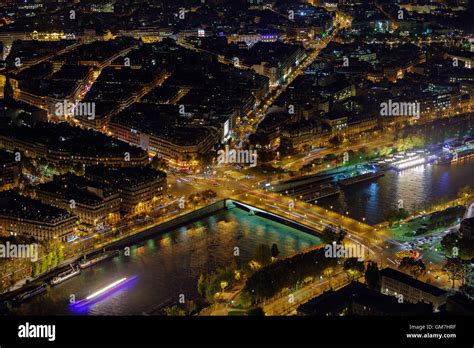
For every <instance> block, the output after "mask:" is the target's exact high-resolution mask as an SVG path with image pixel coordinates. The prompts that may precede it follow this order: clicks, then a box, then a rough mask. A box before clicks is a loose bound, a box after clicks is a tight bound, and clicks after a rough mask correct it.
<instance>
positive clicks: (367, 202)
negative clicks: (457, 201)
mask: <svg viewBox="0 0 474 348" xmlns="http://www.w3.org/2000/svg"><path fill="white" fill-rule="evenodd" d="M464 186H470V187H471V189H472V190H474V159H470V160H465V161H460V162H458V163H453V164H447V165H436V164H432V165H422V166H417V167H412V168H408V169H405V170H403V171H400V172H397V171H395V170H388V171H386V172H385V176H383V177H381V178H378V179H376V180H373V181H367V182H363V183H359V184H356V185H352V186H349V187H348V188H346V189H344V190H343V192H342V194H341V195H340V196H339V197H337V196H334V197H328V198H325V199H321V200H319V201H318V205H322V206H324V207H326V208H330V207H331V206H332V207H333V210H335V211H338V212H340V213H345V212H349V216H351V217H354V218H356V219H358V220H362V218H364V217H365V219H366V221H367V222H368V223H369V224H377V223H380V222H382V221H385V220H386V214H387V211H388V210H389V209H390V208H397V207H398V202H399V200H402V201H403V206H404V208H405V209H408V210H409V211H410V212H412V210H413V209H414V208H415V207H416V208H417V210H420V208H421V210H423V208H422V207H423V206H424V205H429V204H430V203H432V202H436V201H437V200H440V199H454V198H456V197H457V195H458V192H459V189H460V188H462V187H464Z"/></svg>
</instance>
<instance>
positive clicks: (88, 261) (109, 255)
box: [79, 250, 120, 269]
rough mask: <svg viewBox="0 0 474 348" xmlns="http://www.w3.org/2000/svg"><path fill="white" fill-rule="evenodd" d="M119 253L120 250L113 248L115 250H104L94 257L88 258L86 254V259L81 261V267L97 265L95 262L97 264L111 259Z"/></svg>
mask: <svg viewBox="0 0 474 348" xmlns="http://www.w3.org/2000/svg"><path fill="white" fill-rule="evenodd" d="M119 254H120V252H119V251H118V250H113V251H107V252H104V253H103V254H101V255H99V256H97V257H94V258H92V259H86V258H85V256H84V259H82V260H81V261H79V267H80V268H81V269H85V268H87V267H90V266H93V265H95V264H97V263H99V262H101V261H104V260H107V259H110V258H112V257H115V256H117V255H119Z"/></svg>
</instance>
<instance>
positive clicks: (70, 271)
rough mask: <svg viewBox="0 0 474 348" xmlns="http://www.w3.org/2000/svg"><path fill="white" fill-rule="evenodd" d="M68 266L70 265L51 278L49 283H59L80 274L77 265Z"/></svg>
mask: <svg viewBox="0 0 474 348" xmlns="http://www.w3.org/2000/svg"><path fill="white" fill-rule="evenodd" d="M69 266H71V269H68V270H67V271H64V272H62V273H60V274H58V275H57V276H56V277H54V278H53V279H52V280H51V285H58V284H61V283H62V282H64V281H66V280H68V279H70V278H72V277H75V276H77V275H79V274H81V270H80V268H79V267H76V268H74V267H73V266H72V265H69Z"/></svg>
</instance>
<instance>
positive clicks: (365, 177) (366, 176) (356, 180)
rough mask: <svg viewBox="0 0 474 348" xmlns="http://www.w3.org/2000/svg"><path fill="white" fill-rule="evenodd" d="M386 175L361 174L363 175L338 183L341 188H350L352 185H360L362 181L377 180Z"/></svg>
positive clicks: (377, 173) (380, 173)
mask: <svg viewBox="0 0 474 348" xmlns="http://www.w3.org/2000/svg"><path fill="white" fill-rule="evenodd" d="M384 175H385V174H384V173H382V172H374V173H365V174H361V175H357V176H353V177H351V178H347V179H344V180H341V181H339V182H338V184H339V185H341V186H350V185H354V184H358V183H359V182H362V181H367V180H372V179H376V178H379V177H381V176H384Z"/></svg>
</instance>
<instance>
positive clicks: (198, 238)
mask: <svg viewBox="0 0 474 348" xmlns="http://www.w3.org/2000/svg"><path fill="white" fill-rule="evenodd" d="M260 243H265V244H268V245H271V244H273V243H276V244H277V245H278V248H279V250H280V253H281V256H285V255H290V254H293V253H295V252H298V251H300V250H303V249H306V248H308V247H310V246H311V245H316V244H318V243H320V241H319V239H318V238H316V237H313V236H311V235H308V234H306V233H303V232H301V231H298V230H295V229H293V228H289V227H287V226H285V225H281V224H278V223H275V222H273V221H269V220H266V219H263V218H261V217H258V216H249V215H248V214H247V213H246V212H244V211H242V210H240V209H237V208H235V209H232V210H230V211H221V212H219V213H217V214H215V215H212V216H210V217H208V218H205V219H202V220H199V221H197V222H195V223H193V224H192V225H190V226H187V227H181V228H178V229H176V230H174V231H172V232H170V233H167V234H165V235H162V236H158V237H156V238H153V239H149V240H147V241H145V242H143V243H142V244H140V245H134V246H132V247H131V256H130V257H125V256H123V255H122V256H120V257H117V258H115V259H112V260H108V261H105V262H103V263H101V264H98V265H96V266H95V267H92V268H90V269H86V270H85V271H83V272H82V273H81V275H79V276H77V277H75V278H72V279H70V280H68V281H66V282H64V283H62V284H60V285H58V286H55V287H53V288H51V289H50V290H49V291H48V292H47V293H45V294H42V295H39V296H38V297H35V298H33V299H32V300H30V301H28V302H27V303H25V304H23V305H21V306H20V307H19V308H16V309H15V313H17V314H30V315H54V314H58V315H64V314H78V315H141V314H142V313H143V312H145V311H150V310H151V309H153V308H155V307H156V306H158V305H159V304H161V303H163V302H166V301H168V300H169V299H178V297H179V295H180V294H184V295H185V297H187V298H192V297H195V296H196V294H197V292H196V282H197V278H198V276H199V275H200V274H201V273H206V272H211V271H213V270H215V269H216V268H217V267H220V266H224V265H227V264H229V263H230V262H231V261H232V259H233V257H234V248H235V247H238V248H239V252H240V256H239V260H241V261H242V262H248V261H249V260H250V259H251V257H252V256H253V255H254V253H255V249H256V247H257V246H258V244H260ZM134 276H137V278H136V279H135V280H134V282H131V283H129V284H127V285H126V286H124V287H121V288H119V289H116V291H114V292H113V293H111V294H108V295H107V296H106V297H104V299H102V300H100V301H98V302H96V303H93V304H91V305H88V306H85V307H83V308H79V309H78V308H75V307H74V306H70V305H69V301H70V299H71V298H72V297H75V299H76V300H81V299H84V298H86V297H87V296H89V295H91V294H92V293H93V292H96V291H97V290H99V289H102V288H104V287H106V286H107V285H109V284H111V283H113V282H115V281H117V280H119V279H121V278H124V277H134Z"/></svg>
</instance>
